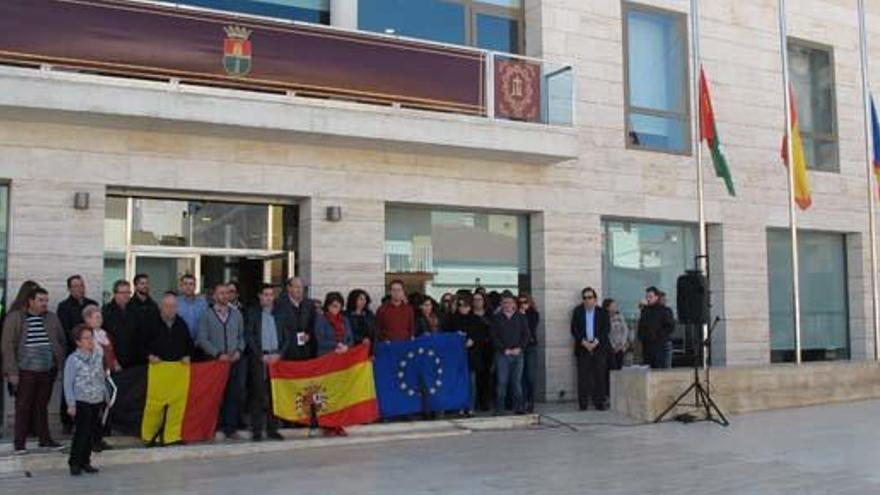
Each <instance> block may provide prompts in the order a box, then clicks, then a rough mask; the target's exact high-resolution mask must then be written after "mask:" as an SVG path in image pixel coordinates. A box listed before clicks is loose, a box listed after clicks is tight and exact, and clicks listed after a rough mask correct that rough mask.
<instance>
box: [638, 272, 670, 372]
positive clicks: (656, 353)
mask: <svg viewBox="0 0 880 495" xmlns="http://www.w3.org/2000/svg"><path fill="white" fill-rule="evenodd" d="M645 301H646V302H647V303H648V305H647V306H645V309H643V310H642V314H641V316H640V317H639V328H638V333H639V340H640V341H641V342H642V349H643V354H644V360H645V364H647V365H649V366H650V367H651V368H653V369H663V368H670V367H672V348H671V345H670V343H671V341H670V340H669V338H670V336H672V333H673V332H674V331H675V317H674V316H673V315H672V310H671V309H669V308H667V307H666V305H665V304H663V301H662V299H661V292H660V291H659V290H658V289H657V288H656V287H648V289H647V290H646V291H645Z"/></svg>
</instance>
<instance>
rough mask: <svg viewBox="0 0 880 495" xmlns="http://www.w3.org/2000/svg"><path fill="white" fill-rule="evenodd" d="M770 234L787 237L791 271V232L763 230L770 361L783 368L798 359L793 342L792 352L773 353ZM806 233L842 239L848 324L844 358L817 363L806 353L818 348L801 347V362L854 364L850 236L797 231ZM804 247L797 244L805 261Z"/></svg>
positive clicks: (845, 305)
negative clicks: (765, 254)
mask: <svg viewBox="0 0 880 495" xmlns="http://www.w3.org/2000/svg"><path fill="white" fill-rule="evenodd" d="M771 232H773V233H779V234H784V235H783V238H784V239H785V242H786V244H787V246H784V247H785V248H786V249H785V251H786V252H787V254H786V256H787V257H788V259H787V260H786V261H787V262H788V264H789V267H788V268H787V269H788V270H791V268H792V267H791V238H790V237H788V236H789V234H790V232H789V229H787V228H785V227H773V226H767V227H766V228H765V229H764V238H765V240H764V242H765V243H766V250H767V256H766V261H765V262H766V264H767V317H768V322H767V323H768V325H767V328H768V330H769V332H768V348H769V355H768V358H769V360H770V364H771V365H777V364H781V365H784V364H791V363H794V362H795V361H796V359H797V356H795V349H794V343H792V349H783V350H779V349H777V350H774V349H773V332H774V330H773V307H772V306H771V305H770V294H771V283H770V281H771V280H772V275H771V261H772V260H771V259H770V255H771V253H770V236H771ZM804 234H806V235H820V236H821V235H833V236H835V237H839V238H840V240H841V241H842V243H843V245H842V248H843V250H842V256H843V270H842V272H843V289H844V292H845V293H844V297H843V303H844V307H845V319H844V322H845V323H844V325H845V337H844V342H845V348H844V349H843V351H844V352H843V356H842V357H840V358H837V359H818V360H817V359H804V353H807V352H816V351H818V350H819V349H813V348H804V347H803V345H802V347H801V360H802V362H824V363H832V362H851V361H853V348H854V347H855V346H854V342H853V324H852V318H853V306H852V304H851V302H850V297H851V295H852V294H851V292H852V291H851V287H850V268H852V265H851V263H852V261H851V256H850V252H849V248H850V238H849V233H847V232H840V231H834V230H821V229H798V235H799V236H803V235H804ZM802 246H803V244H801V243H800V242H799V243H798V256H799V259H803V258H804V256H803V253H801V251H800V249H801V247H802ZM802 266H803V264H801V266H798V276H800V275H801V273H800V270H801V267H802ZM790 282H791V280H788V281H787V282H786V283H790ZM801 303H803V299H801ZM800 308H801V321H802V322H803V317H804V309H803V308H804V306H803V304H801V306H800ZM787 316H788V317H790V318H792V319H793V318H794V315H793V314H792V313H788V314H787ZM793 326H794V325H792V327H793ZM791 331H792V332H794V328H792V329H791ZM793 338H794V337H792V339H793ZM801 341H802V342H803V326H802V328H801ZM824 351H826V352H827V351H828V349H824ZM774 353H776V355H777V356H780V355H784V354H785V353H790V354H791V355H792V357H791V360H788V359H777V360H774V357H775V356H774Z"/></svg>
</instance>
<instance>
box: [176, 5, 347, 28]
mask: <svg viewBox="0 0 880 495" xmlns="http://www.w3.org/2000/svg"><path fill="white" fill-rule="evenodd" d="M176 3H179V4H188V5H195V6H199V7H206V8H211V9H217V10H228V11H230V12H241V13H244V14H254V15H262V16H267V17H278V18H281V19H291V20H294V21H303V22H313V23H316V24H330V0H176Z"/></svg>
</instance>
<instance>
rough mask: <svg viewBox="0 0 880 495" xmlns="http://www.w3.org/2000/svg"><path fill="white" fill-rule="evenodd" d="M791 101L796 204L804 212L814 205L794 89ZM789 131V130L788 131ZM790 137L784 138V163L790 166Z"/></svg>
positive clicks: (791, 91) (792, 89)
mask: <svg viewBox="0 0 880 495" xmlns="http://www.w3.org/2000/svg"><path fill="white" fill-rule="evenodd" d="M790 93H791V99H790V100H789V101H790V102H791V105H790V107H791V136H792V140H791V152H792V155H793V156H794V202H795V203H797V205H798V207H799V208H800V209H802V210H806V209H807V208H809V207H810V205H811V204H813V199H812V193H811V191H810V177H809V176H808V175H807V160H806V158H804V145H803V143H802V142H801V129H800V125H799V124H798V118H797V102H796V100H795V97H794V88H791V89H790ZM786 131H787V130H786ZM788 135H789V133H788V132H786V134H785V136H784V137H783V138H782V161H783V163H784V164H785V165H786V166H788V165H789V160H788Z"/></svg>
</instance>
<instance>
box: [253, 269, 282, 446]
mask: <svg viewBox="0 0 880 495" xmlns="http://www.w3.org/2000/svg"><path fill="white" fill-rule="evenodd" d="M259 301H260V305H259V306H256V307H252V308H250V310H249V311H248V312H247V317H246V318H245V323H244V340H245V344H246V346H247V348H246V355H247V363H248V377H249V378H250V392H251V428H252V431H253V436H252V438H253V440H254V441H255V442H259V441H260V440H262V439H263V429H265V430H266V437H267V438H269V439H272V440H283V439H284V437H282V436H281V434H280V433H278V420H277V419H276V418H275V415H274V414H272V387H271V383H270V381H269V370H268V368H267V366H269V365H270V364H272V363H276V362H278V361H279V360H280V359H281V354H280V351H279V349H281V347H282V343H283V341H284V338H285V335H284V333H283V332H280V331H279V329H278V326H277V325H276V324H275V316H274V315H273V314H272V311H273V309H274V308H275V289H274V288H273V287H272V286H271V285H269V284H264V285H263V286H262V287H260V293H259Z"/></svg>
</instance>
